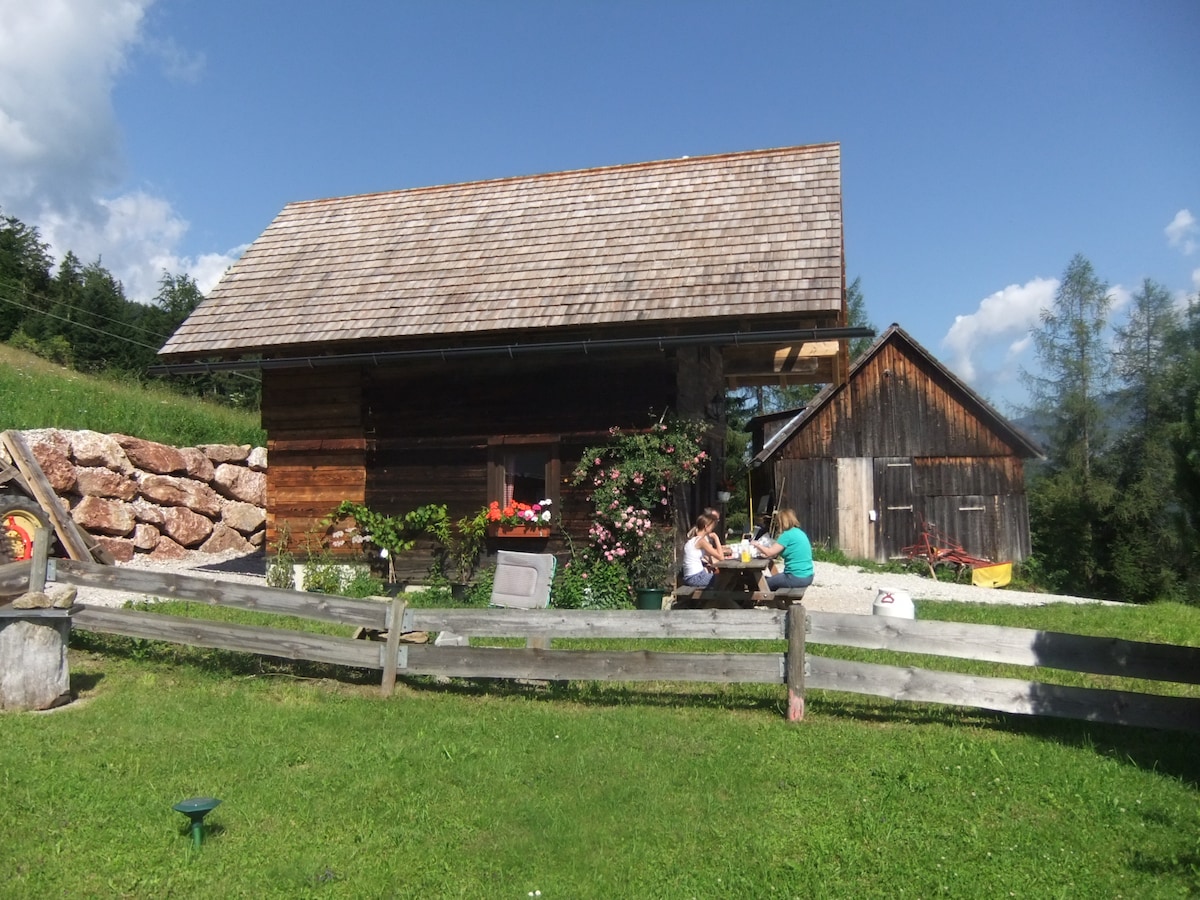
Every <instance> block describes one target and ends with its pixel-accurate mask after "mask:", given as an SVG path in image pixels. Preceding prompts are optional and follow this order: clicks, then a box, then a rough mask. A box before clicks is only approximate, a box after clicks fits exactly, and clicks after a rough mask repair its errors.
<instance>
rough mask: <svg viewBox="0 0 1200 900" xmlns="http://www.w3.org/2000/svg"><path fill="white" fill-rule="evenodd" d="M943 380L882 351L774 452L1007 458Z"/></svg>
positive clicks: (890, 348) (975, 412)
mask: <svg viewBox="0 0 1200 900" xmlns="http://www.w3.org/2000/svg"><path fill="white" fill-rule="evenodd" d="M970 407H971V405H970V404H966V403H964V402H963V400H962V399H961V394H960V392H957V391H953V390H952V389H951V385H950V383H949V382H947V380H946V379H945V377H944V376H942V375H941V374H940V373H938V372H936V371H931V370H929V369H928V368H927V367H925V366H922V365H921V364H920V361H919V360H918V359H915V358H913V357H912V356H910V355H908V354H906V353H904V352H903V350H902V348H900V347H897V346H894V345H891V344H889V345H886V346H884V347H882V348H881V349H880V351H879V353H877V354H876V355H875V356H874V357H872V358H871V359H870V360H868V361H867V363H866V364H865V365H863V366H862V367H860V368H859V370H858V371H857V372H856V373H855V376H854V378H853V379H851V381H850V382H849V383H848V384H847V385H846V386H845V387H844V388H843V389H841V390H839V391H838V392H837V393H836V394H835V395H834V396H833V397H831V398H830V400H829V402H828V403H826V404H825V405H823V406H822V407H821V408H820V409H818V410H816V411H815V412H814V414H813V417H812V419H811V420H810V421H809V422H807V423H806V424H805V425H804V427H803V428H802V429H800V431H799V432H797V434H796V435H795V436H794V437H793V438H792V439H791V440H789V441H788V442H787V445H786V446H785V447H783V448H781V450H780V454H781V455H782V456H785V457H790V458H805V457H835V458H836V457H881V456H890V457H903V456H908V457H916V456H1007V455H1010V454H1012V453H1013V452H1014V451H1013V448H1012V447H1011V446H1010V445H1008V444H1007V443H1005V442H1004V441H1003V440H1001V439H1000V438H999V436H998V435H997V434H996V433H995V432H994V431H993V430H992V429H991V428H990V427H989V426H988V424H987V423H986V421H985V420H984V418H983V417H982V415H981V412H982V411H981V410H979V409H972V408H970Z"/></svg>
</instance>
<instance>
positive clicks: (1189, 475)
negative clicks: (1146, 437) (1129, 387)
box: [1168, 293, 1200, 603]
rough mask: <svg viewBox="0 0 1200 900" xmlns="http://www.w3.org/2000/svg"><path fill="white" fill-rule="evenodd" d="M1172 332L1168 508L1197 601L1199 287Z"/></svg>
mask: <svg viewBox="0 0 1200 900" xmlns="http://www.w3.org/2000/svg"><path fill="white" fill-rule="evenodd" d="M1178 335H1179V343H1178V352H1177V354H1176V357H1175V358H1176V362H1175V366H1174V370H1173V372H1172V378H1171V400H1170V406H1171V419H1172V421H1171V424H1170V426H1169V428H1168V434H1169V439H1170V443H1171V453H1172V458H1173V461H1174V474H1175V478H1174V487H1175V491H1176V496H1177V498H1178V504H1177V505H1176V506H1175V508H1174V511H1175V523H1176V527H1177V533H1178V535H1179V541H1180V547H1179V554H1180V558H1181V559H1182V560H1183V563H1184V565H1183V569H1182V573H1181V574H1182V576H1183V578H1184V580H1185V582H1186V586H1187V594H1188V599H1189V600H1190V601H1191V602H1192V603H1200V293H1197V294H1196V295H1194V296H1193V297H1192V298H1191V300H1190V302H1189V303H1188V308H1187V317H1186V323H1185V325H1184V327H1183V328H1181V329H1180V330H1179V332H1178Z"/></svg>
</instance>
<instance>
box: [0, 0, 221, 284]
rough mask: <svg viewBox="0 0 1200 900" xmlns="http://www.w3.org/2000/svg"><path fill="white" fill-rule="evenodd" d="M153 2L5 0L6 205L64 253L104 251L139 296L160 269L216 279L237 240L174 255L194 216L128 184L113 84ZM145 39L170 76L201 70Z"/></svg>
mask: <svg viewBox="0 0 1200 900" xmlns="http://www.w3.org/2000/svg"><path fill="white" fill-rule="evenodd" d="M153 2H154V0H38V2H31V0H0V209H2V210H3V212H4V213H5V214H6V215H12V216H16V217H17V218H18V219H20V220H21V221H23V222H25V223H26V224H29V225H36V226H37V228H38V230H39V231H40V232H41V235H42V238H43V239H44V240H45V241H46V242H47V243H49V244H50V247H51V250H52V252H53V253H54V254H55V255H56V256H58V257H61V256H62V255H63V254H64V253H65V252H66V251H67V250H71V251H72V252H74V253H75V255H76V256H78V257H79V258H80V259H81V260H83V261H84V262H85V263H86V262H92V261H93V260H95V259H97V258H99V259H100V260H101V262H102V263H103V265H104V267H105V268H107V269H108V270H109V271H110V272H112V273H113V275H114V276H115V277H116V278H118V279H119V280H120V281H121V282H122V284H123V285H124V287H125V294H126V296H127V297H129V298H130V299H135V300H148V299H150V298H152V297H153V296H154V295H155V293H157V290H158V281H159V278H160V277H161V275H162V270H163V269H164V268H165V269H167V270H168V271H170V272H171V273H173V274H174V273H179V272H188V273H189V274H192V275H193V277H195V278H196V280H197V284H199V285H200V287H201V288H202V289H206V288H210V287H211V286H212V283H215V281H211V279H210V275H211V273H212V272H213V271H216V270H218V269H219V270H220V271H224V269H225V268H226V267H227V266H228V265H229V264H230V263H231V262H232V261H233V260H235V259H236V258H237V256H238V255H240V253H241V249H242V248H237V249H235V250H233V251H230V252H229V253H226V254H209V255H206V256H205V257H202V258H201V259H198V260H196V259H189V258H187V257H182V256H180V255H178V250H177V248H178V247H179V244H180V242H181V241H182V239H183V237H184V234H185V233H186V232H187V229H188V223H187V221H186V220H185V219H184V218H183V217H182V216H180V215H179V213H177V212H176V211H175V210H174V209H172V207H171V205H170V203H169V202H168V201H166V200H164V199H162V198H161V197H155V196H152V195H151V194H148V193H146V192H144V191H139V190H132V189H129V188H128V187H127V186H126V185H125V183H124V181H125V172H124V169H125V160H124V157H123V155H122V151H121V132H120V128H119V126H118V123H117V121H116V116H115V114H114V111H113V106H112V92H113V88H114V86H115V85H116V82H117V79H118V78H119V76H120V75H121V73H122V71H123V70H124V69H125V66H126V61H127V58H128V55H129V53H130V52H131V51H132V50H133V49H134V48H135V47H138V46H140V45H141V44H142V42H143V40H145V38H144V36H143V34H142V31H141V30H142V26H143V23H144V17H145V13H146V10H147V9H148V8H149V7H150V6H151V5H152V3H153ZM149 49H150V51H151V52H152V53H154V54H155V55H157V56H158V57H159V58H160V59H161V60H162V61H163V63H164V66H165V67H166V70H167V73H168V74H169V75H171V76H172V77H179V78H196V77H198V76H199V74H200V72H201V71H202V69H203V62H204V61H203V57H200V56H196V55H194V54H193V55H189V54H188V53H187V52H186V51H184V50H182V49H181V48H179V47H177V46H176V45H175V44H174V42H172V41H170V40H152V41H149ZM202 275H203V281H202V278H201V276H202ZM204 282H211V283H208V284H207V285H206V284H205V283H204Z"/></svg>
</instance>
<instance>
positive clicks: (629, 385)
mask: <svg viewBox="0 0 1200 900" xmlns="http://www.w3.org/2000/svg"><path fill="white" fill-rule="evenodd" d="M677 364H678V361H677V359H676V358H675V356H674V354H670V353H663V352H657V351H651V352H647V353H643V354H641V355H632V356H631V355H626V356H622V357H619V358H618V357H608V358H607V359H601V358H589V357H587V356H585V355H582V354H581V355H580V356H579V357H577V358H575V359H570V360H560V361H550V360H545V359H537V358H533V357H518V358H516V359H511V360H489V361H486V362H484V361H482V360H475V361H468V362H466V363H462V362H459V363H454V364H449V363H440V362H439V363H423V364H417V365H408V366H404V367H398V366H397V367H366V368H364V369H361V370H360V369H353V370H342V369H319V370H311V371H310V370H283V371H279V372H268V373H266V376H267V377H265V378H264V388H263V396H264V402H263V408H264V426H265V427H266V428H267V430H268V434H269V436H270V442H269V447H270V458H271V466H270V469H269V475H268V507H269V510H270V512H269V516H270V517H271V521H272V523H273V524H274V530H273V531H272V532H271V538H270V539H271V540H273V541H274V540H277V538H278V535H279V534H280V530H279V529H280V527H282V528H283V529H285V530H286V531H287V533H289V534H290V536H291V539H292V546H293V548H294V549H297V548H298V547H299V544H298V539H299V538H300V537H301V536H305V537H306V539H307V540H308V543H309V545H311V546H319V541H320V535H318V534H317V531H318V529H319V528H320V524H321V520H322V519H324V518H325V517H327V516H328V515H329V513H330V512H331V511H332V510H333V509H334V508H335V507H336V506H337V504H338V503H340V502H341V501H342V500H345V499H350V500H356V501H361V502H365V503H366V504H367V505H368V506H371V507H372V508H373V509H377V510H379V511H380V512H384V513H403V512H406V511H408V510H411V509H413V508H415V507H417V506H421V505H424V504H428V503H444V504H445V505H446V507H447V511H448V512H449V514H450V516H451V517H452V518H459V517H461V516H464V515H468V514H470V513H473V512H475V511H476V510H478V509H479V508H480V507H482V506H484V505H485V504H486V503H487V501H488V467H489V461H490V460H492V459H494V451H493V449H492V444H493V443H495V441H496V440H497V439H502V438H504V437H506V436H507V437H518V438H521V439H522V440H530V439H532V440H535V441H536V440H544V441H545V442H546V443H547V444H551V445H553V446H556V447H557V450H558V464H557V466H556V467H553V468H552V470H551V473H550V475H551V483H550V484H548V488H549V490H548V492H549V493H551V495H552V496H553V497H554V499H555V501H556V503H557V505H558V513H559V515H560V516H561V518H562V522H563V525H564V526H565V528H566V529H567V530H568V531H569V532H570V533H571V534H572V535H574V536H575V537H576V538H580V537H584V538H585V537H586V533H587V528H588V522H589V513H590V508H589V505H588V504H587V502H586V496H585V491H583V490H581V489H576V488H573V487H572V486H571V485H570V484H569V482H570V479H571V473H572V471H573V470H574V467H575V464H576V463H577V462H578V460H579V456H580V453H581V451H582V449H583V447H585V446H587V445H588V444H592V443H597V442H601V441H603V440H604V439H605V438H606V437H607V435H608V431H609V429H610V428H611V427H613V426H618V427H620V428H624V429H636V428H643V427H645V426H646V425H647V424H648V422H649V421H650V420H649V416H650V414H651V412H652V411H654V412H661V411H662V410H663V409H664V408H671V409H677V407H678V403H677V399H678V396H679V381H680V378H679V376H678V374H677V372H676V366H677ZM694 365H696V363H695V362H694V361H693V366H694ZM717 377H718V378H719V364H718V368H717ZM689 387H691V385H690V383H689ZM693 405H695V403H693ZM678 411H680V412H682V413H685V414H686V413H688V412H690V413H692V414H695V413H696V412H697V411H696V410H678ZM492 544H493V546H492V547H491V548H490V549H492V550H495V549H496V548H497V547H499V546H508V547H509V548H510V549H526V550H537V551H541V550H545V549H547V548H548V549H550V550H552V551H556V552H557V551H558V550H561V549H563V548H564V546H565V544H564V543H563V541H562V538H561V535H559V536H556V537H555V538H552V539H551V540H549V541H536V540H532V541H531V540H510V541H507V542H503V543H501V542H499V541H493V542H492ZM432 550H433V546H432V544H429V543H428V542H424V543H421V544H419V545H418V547H417V550H416V552H414V553H412V554H406V557H405V559H403V560H397V561H396V562H397V563H398V565H397V573H398V576H399V577H400V578H402V579H416V578H421V577H423V576H424V575H425V574H426V573H427V572H428V570H429V566H430V563H431V561H432Z"/></svg>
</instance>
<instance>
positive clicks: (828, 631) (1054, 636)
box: [808, 613, 1200, 684]
mask: <svg viewBox="0 0 1200 900" xmlns="http://www.w3.org/2000/svg"><path fill="white" fill-rule="evenodd" d="M811 618H812V632H811V633H810V634H809V635H808V640H809V642H810V643H814V644H835V645H839V646H843V647H865V648H868V649H872V650H894V651H896V652H899V653H926V654H929V655H931V656H954V657H958V658H960V659H975V660H981V661H984V662H998V663H1009V664H1012V665H1017V666H1041V667H1044V668H1048V669H1066V670H1068V671H1072V672H1089V673H1091V674H1094V675H1121V676H1125V677H1127V678H1145V679H1149V680H1151V681H1174V682H1178V683H1182V684H1200V647H1184V646H1177V645H1172V644H1151V643H1147V642H1144V641H1127V640H1123V639H1120V638H1104V637H1089V636H1086V635H1077V634H1062V633H1058V632H1053V631H1037V630H1035V629H1030V628H1008V627H1005V626H1001V625H973V624H965V623H959V622H934V621H923V620H917V619H895V618H891V617H889V616H858V615H849V614H844V613H812V614H811Z"/></svg>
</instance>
